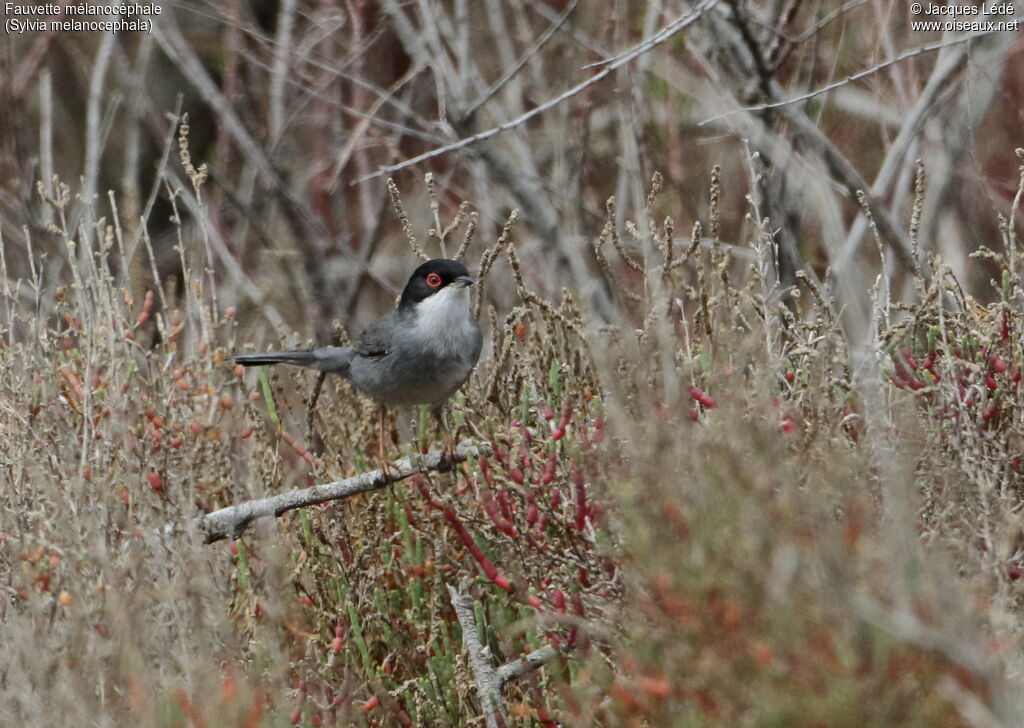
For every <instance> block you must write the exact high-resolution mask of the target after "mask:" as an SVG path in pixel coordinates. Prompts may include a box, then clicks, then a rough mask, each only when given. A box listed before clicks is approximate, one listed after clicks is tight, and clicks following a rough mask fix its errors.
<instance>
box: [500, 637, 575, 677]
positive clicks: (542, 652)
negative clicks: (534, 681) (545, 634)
mask: <svg viewBox="0 0 1024 728" xmlns="http://www.w3.org/2000/svg"><path fill="white" fill-rule="evenodd" d="M558 654H560V653H559V651H558V650H556V649H555V648H554V647H552V646H551V645H544V646H543V647H541V648H540V649H539V650H534V651H533V652H531V653H530V654H528V655H523V656H522V657H520V658H519V659H518V660H512V661H511V662H507V663H505V664H504V665H502V666H501V667H499V668H498V680H499V682H500V683H501V684H502V685H506V684H508V683H510V682H512V681H513V680H518V679H519V678H521V677H523V676H524V675H529V674H530V673H531V672H533V671H534V670H539V669H540V668H541V667H543V666H544V663H545V662H547V661H548V660H550V659H552V658H553V657H555V656H556V655H558Z"/></svg>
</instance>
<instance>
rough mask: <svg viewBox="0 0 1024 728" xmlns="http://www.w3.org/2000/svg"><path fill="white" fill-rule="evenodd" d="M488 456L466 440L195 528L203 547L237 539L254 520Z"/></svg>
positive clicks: (225, 512)
mask: <svg viewBox="0 0 1024 728" xmlns="http://www.w3.org/2000/svg"><path fill="white" fill-rule="evenodd" d="M490 452H491V448H490V446H489V445H488V444H486V443H483V444H476V443H473V442H470V441H468V440H467V441H464V442H461V443H459V445H458V447H456V448H455V452H454V453H451V454H448V453H445V452H443V451H440V450H438V451H434V452H431V453H427V454H425V455H414V456H412V457H405V458H401V459H399V460H397V461H395V462H394V463H391V464H390V465H389V466H388V470H389V472H388V475H387V476H385V474H384V473H383V472H381V471H380V470H369V471H367V472H365V473H360V474H359V475H354V476H352V477H351V478H345V479H344V480H338V481H335V482H333V483H324V484H322V485H314V486H312V487H310V488H300V489H298V490H290V491H288V492H286V493H279V494H277V495H272V496H268V497H267V498H260V499H258V500H252V501H245V502H244V503H238V504H235V505H233V506H228V507H227V508H221V509H220V510H217V511H213V512H212V513H207V514H206V515H205V516H201V517H200V518H198V519H196V522H195V526H196V528H197V530H199V531H200V532H202V533H203V535H204V538H203V540H204V542H205V543H213V542H215V541H220V540H222V539H225V538H233V537H237V536H238V535H239V534H241V532H242V531H244V530H245V528H246V527H247V526H248V525H249V524H250V523H252V522H253V521H255V520H256V519H257V518H264V517H267V516H274V517H277V516H280V515H282V514H284V513H287V512H288V511H291V510H294V509H296V508H303V507H305V506H313V505H317V504H320V503H327V502H328V501H333V500H340V499H342V498H348V497H349V496H353V495H356V494H357V493H369V492H370V491H374V490H380V489H382V488H384V487H386V486H388V485H390V484H391V483H394V482H396V481H399V480H404V479H405V478H408V477H410V476H412V475H416V474H418V473H425V472H428V471H439V472H444V471H446V470H450V469H451V468H452V467H453V466H454V465H455V464H456V463H461V462H465V461H466V460H467V459H469V458H470V457H476V456H478V455H489V454H490Z"/></svg>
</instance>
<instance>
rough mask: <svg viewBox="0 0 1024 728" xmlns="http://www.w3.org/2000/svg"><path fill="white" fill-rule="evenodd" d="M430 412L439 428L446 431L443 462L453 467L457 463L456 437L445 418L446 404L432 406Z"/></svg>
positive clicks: (442, 453) (442, 455) (442, 450)
mask: <svg viewBox="0 0 1024 728" xmlns="http://www.w3.org/2000/svg"><path fill="white" fill-rule="evenodd" d="M430 414H432V415H434V419H435V420H437V426H438V430H440V431H443V432H444V447H443V448H442V449H441V462H442V463H444V464H446V465H448V466H449V467H451V466H452V465H454V464H455V437H454V436H453V435H452V431H451V428H450V427H448V423H447V422H446V421H445V419H444V405H442V404H439V405H435V406H434V407H431V408H430Z"/></svg>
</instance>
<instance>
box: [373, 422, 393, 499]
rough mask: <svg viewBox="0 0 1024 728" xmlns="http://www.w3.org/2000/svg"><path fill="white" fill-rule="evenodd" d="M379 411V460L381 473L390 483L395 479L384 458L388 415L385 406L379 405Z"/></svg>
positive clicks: (386, 481)
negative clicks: (385, 428) (385, 422)
mask: <svg viewBox="0 0 1024 728" xmlns="http://www.w3.org/2000/svg"><path fill="white" fill-rule="evenodd" d="M377 412H378V413H379V416H380V437H379V438H378V440H377V461H378V462H379V463H380V473H381V475H382V476H384V482H385V483H390V482H392V481H393V480H394V476H392V475H391V468H390V467H389V466H388V461H387V460H385V459H384V420H385V419H386V417H387V413H386V412H385V410H384V408H383V407H378V408H377Z"/></svg>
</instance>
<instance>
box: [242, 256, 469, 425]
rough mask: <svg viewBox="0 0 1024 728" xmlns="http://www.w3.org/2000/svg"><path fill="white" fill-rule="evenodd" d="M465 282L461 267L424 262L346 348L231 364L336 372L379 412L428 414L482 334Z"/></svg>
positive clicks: (458, 382) (464, 374)
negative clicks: (418, 409) (419, 409)
mask: <svg viewBox="0 0 1024 728" xmlns="http://www.w3.org/2000/svg"><path fill="white" fill-rule="evenodd" d="M433 276H438V278H434V277H433ZM428 277H429V278H428ZM428 279H429V280H431V281H433V282H432V283H430V284H429V285H428V284H426V283H425V281H427V280H428ZM437 280H441V283H439V284H437V288H436V289H435V288H433V286H434V282H436V281H437ZM472 282H473V281H472V279H471V278H469V276H468V272H467V271H466V269H465V266H463V265H462V264H461V263H457V262H455V261H448V260H436V261H429V262H427V263H424V264H423V265H422V266H420V267H419V268H417V270H416V272H414V273H413V276H412V277H411V278H410V279H409V283H408V284H407V285H406V288H405V291H404V292H403V294H402V300H401V302H400V303H399V305H398V307H397V308H396V309H395V310H394V311H392V312H391V313H389V314H388V315H387V316H385V317H384V318H382V319H380V320H379V321H377V322H375V323H373V324H371V325H370V326H369V327H367V328H366V330H364V331H363V332H362V333H361V334H360V335H359V337H358V338H357V339H356V340H355V342H354V343H353V345H352V346H334V347H325V348H315V349H291V350H288V351H277V352H268V353H262V354H243V355H239V356H237V357H235V361H237V362H238V363H240V364H243V365H246V366H250V365H259V364H292V365H295V366H301V367H306V368H308V369H317V370H319V371H324V372H330V373H333V374H338V375H340V376H342V377H345V379H347V380H349V381H350V382H351V383H352V384H353V386H355V387H356V388H357V389H359V390H360V391H362V392H364V393H365V394H367V395H368V396H369V397H371V398H372V399H374V400H376V401H377V402H379V403H380V404H382V405H384V406H386V407H407V406H411V405H418V404H426V405H430V406H431V407H432V408H433V409H434V410H435V412H436V411H438V410H439V409H440V408H441V406H442V405H444V403H445V402H446V401H447V400H448V398H449V397H451V396H452V395H453V394H454V393H455V391H456V390H457V389H458V388H459V387H461V386H462V385H463V384H464V383H465V381H466V380H467V379H468V378H469V375H470V374H471V373H472V371H473V367H475V366H476V363H477V360H478V359H479V358H480V349H481V346H482V343H483V337H482V335H481V334H480V328H479V326H477V323H476V321H475V320H474V319H473V315H472V311H471V307H470V299H469V288H468V286H469V285H471V284H472ZM424 286H427V287H426V288H424Z"/></svg>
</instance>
